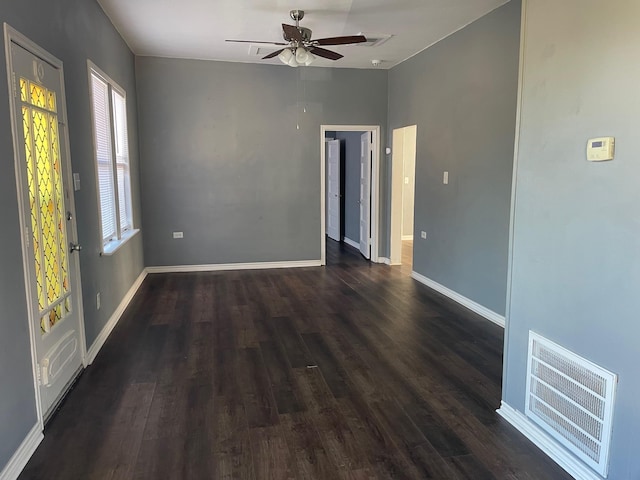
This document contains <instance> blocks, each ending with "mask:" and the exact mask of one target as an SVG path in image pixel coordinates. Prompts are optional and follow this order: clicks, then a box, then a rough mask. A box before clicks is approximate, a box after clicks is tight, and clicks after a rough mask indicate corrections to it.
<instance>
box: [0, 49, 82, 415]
mask: <svg viewBox="0 0 640 480" xmlns="http://www.w3.org/2000/svg"><path fill="white" fill-rule="evenodd" d="M11 63H12V65H11V66H12V70H13V86H12V87H13V93H14V99H13V102H12V103H13V107H14V108H13V113H14V115H15V117H16V118H15V127H16V128H15V131H14V135H16V138H15V142H14V143H15V145H16V146H17V148H18V152H19V158H17V160H16V161H17V166H16V169H17V171H18V175H17V177H18V179H19V181H18V192H19V195H20V200H21V202H20V204H21V214H22V227H23V229H24V231H23V252H24V260H25V261H24V263H25V271H26V273H25V274H26V277H27V282H26V283H27V286H28V295H27V296H28V300H29V304H30V305H29V307H30V310H31V311H30V322H31V323H32V325H31V334H32V341H33V348H34V350H35V352H34V353H35V357H36V359H35V360H36V362H37V365H36V373H37V375H36V376H37V380H38V384H39V397H40V405H41V412H42V415H43V418H45V419H46V418H47V416H48V415H49V414H50V413H51V411H52V410H53V409H54V408H55V406H56V403H57V402H58V401H59V400H60V399H61V398H62V396H63V395H64V393H65V392H66V390H67V388H68V387H69V385H70V384H71V382H72V381H73V379H74V378H75V376H76V375H77V373H78V372H79V371H80V370H81V368H82V350H83V349H82V348H81V342H82V341H84V340H83V334H82V325H81V324H80V320H81V319H80V315H79V310H80V308H81V307H80V300H79V299H78V294H79V284H78V278H77V273H76V272H78V269H77V262H78V253H77V250H79V247H78V246H77V245H75V244H74V243H73V241H74V240H75V232H76V228H75V220H74V215H73V213H74V209H73V197H72V195H73V194H72V190H71V188H69V186H70V181H69V180H70V179H69V176H70V171H69V167H70V162H69V158H68V152H67V149H66V145H67V144H66V142H65V141H63V139H64V138H65V137H64V135H65V132H64V129H65V128H66V127H65V123H66V119H65V103H64V102H65V99H64V97H63V88H62V81H63V80H62V71H61V69H60V68H57V67H55V66H53V65H52V64H50V63H49V62H47V61H46V60H43V59H42V58H40V57H38V56H36V55H34V54H33V53H31V52H29V51H27V50H25V49H24V48H23V47H21V46H19V45H17V44H16V43H12V44H11Z"/></svg>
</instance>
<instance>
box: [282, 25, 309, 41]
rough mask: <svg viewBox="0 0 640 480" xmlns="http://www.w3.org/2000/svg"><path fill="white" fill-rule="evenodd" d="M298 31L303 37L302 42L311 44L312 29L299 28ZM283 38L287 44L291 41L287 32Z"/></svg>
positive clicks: (283, 34)
mask: <svg viewBox="0 0 640 480" xmlns="http://www.w3.org/2000/svg"><path fill="white" fill-rule="evenodd" d="M298 31H299V32H300V35H302V41H303V42H304V43H310V42H311V33H312V32H311V29H310V28H305V27H298ZM282 38H284V39H285V40H286V41H287V42H288V41H290V39H289V38H287V34H286V33H285V32H282Z"/></svg>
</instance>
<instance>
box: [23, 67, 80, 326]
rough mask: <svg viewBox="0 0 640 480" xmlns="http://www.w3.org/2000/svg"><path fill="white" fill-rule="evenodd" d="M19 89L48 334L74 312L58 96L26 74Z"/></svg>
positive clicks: (44, 323)
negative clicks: (70, 281) (32, 80)
mask: <svg viewBox="0 0 640 480" xmlns="http://www.w3.org/2000/svg"><path fill="white" fill-rule="evenodd" d="M20 94H21V96H20V98H21V100H22V101H23V102H24V104H23V106H22V117H23V118H22V120H23V130H24V141H25V157H26V163H27V187H28V190H29V192H28V193H29V208H30V213H31V229H32V232H33V247H34V248H33V252H34V270H35V275H36V289H37V295H38V307H39V309H40V315H41V321H40V330H41V332H42V333H43V334H45V333H47V332H48V331H50V330H51V328H52V327H53V326H54V325H55V324H56V323H57V322H59V321H60V320H62V319H63V318H64V317H65V316H67V315H68V314H69V313H70V312H71V299H70V296H69V295H70V292H71V287H70V284H69V263H68V262H69V259H68V254H67V239H66V215H65V205H64V188H63V178H62V158H61V156H60V141H59V131H58V117H57V116H56V115H55V111H56V108H57V105H56V95H55V92H51V91H48V90H47V89H46V88H44V87H41V86H38V85H34V84H33V83H31V82H29V81H28V80H26V79H22V78H21V79H20ZM28 104H31V105H33V106H34V107H37V108H34V107H31V106H30V105H28ZM39 108H42V109H47V110H50V111H52V112H54V113H47V112H45V111H43V110H39Z"/></svg>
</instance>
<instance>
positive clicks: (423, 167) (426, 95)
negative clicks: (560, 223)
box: [386, 0, 520, 314]
mask: <svg viewBox="0 0 640 480" xmlns="http://www.w3.org/2000/svg"><path fill="white" fill-rule="evenodd" d="M519 32H520V2H519V1H517V0H514V1H512V2H510V3H508V4H506V5H504V6H502V7H500V8H498V9H497V10H495V11H493V12H492V13H490V14H488V15H486V16H485V17H483V18H481V19H479V20H478V21H476V22H474V23H472V24H471V25H469V26H468V27H466V28H465V29H463V30H461V31H459V32H457V33H455V34H453V35H451V36H450V37H448V38H446V39H444V40H443V41H441V42H440V43H438V44H436V45H434V46H433V47H431V48H429V49H428V50H425V51H424V52H422V53H420V54H418V55H416V56H415V57H413V58H411V59H410V60H408V61H406V62H404V63H402V64H400V65H399V66H397V67H394V68H393V69H392V70H391V71H390V74H389V124H388V131H389V132H391V131H392V129H394V128H398V127H403V126H406V125H413V124H416V125H417V126H418V140H417V157H416V194H415V205H416V209H415V230H416V231H420V230H425V231H426V232H427V239H426V240H421V239H419V238H418V239H416V240H415V243H414V259H413V262H414V263H413V265H414V270H415V271H416V272H418V273H420V274H422V275H424V276H426V277H428V278H430V279H432V280H435V281H436V282H438V283H440V284H442V285H444V286H446V287H448V288H450V289H451V290H454V291H456V292H458V293H460V294H462V295H464V296H465V297H467V298H470V299H471V300H474V301H475V302H477V303H479V304H481V305H483V306H485V307H487V308H489V309H491V310H493V311H495V312H497V313H499V314H504V311H505V298H506V275H507V256H508V255H507V250H508V236H509V234H508V232H509V210H510V195H511V174H512V163H513V143H514V140H513V139H514V131H515V127H514V125H515V116H516V97H517V81H518V52H519V38H520V37H519V35H520V33H519ZM389 144H391V138H390V137H389ZM388 160H389V158H387V165H386V167H387V175H388V173H389V171H388V168H389V165H388V163H389V162H388ZM444 171H449V185H443V184H442V174H443V172H444ZM387 178H390V177H387ZM388 188H389V187H388V186H387V189H388ZM387 198H388V197H387ZM387 218H388V217H387ZM387 222H388V220H387ZM387 251H388V245H387Z"/></svg>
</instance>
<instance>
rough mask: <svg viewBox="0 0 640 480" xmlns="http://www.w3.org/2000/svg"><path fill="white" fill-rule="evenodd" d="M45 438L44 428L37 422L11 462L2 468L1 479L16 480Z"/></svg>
mask: <svg viewBox="0 0 640 480" xmlns="http://www.w3.org/2000/svg"><path fill="white" fill-rule="evenodd" d="M43 439H44V435H43V433H42V428H41V427H40V424H38V423H37V424H35V425H34V426H33V428H32V429H31V431H30V432H29V433H28V434H27V436H26V437H25V439H24V440H23V441H22V443H21V444H20V446H19V447H18V449H17V450H16V452H15V453H14V454H13V456H12V457H11V459H10V460H9V462H8V463H7V464H6V465H5V467H4V468H3V469H2V472H0V480H15V479H16V478H18V476H19V475H20V473H21V472H22V470H24V467H25V466H26V465H27V462H28V461H29V459H30V458H31V456H32V455H33V454H34V453H35V451H36V449H37V448H38V445H40V442H42V440H43Z"/></svg>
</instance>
